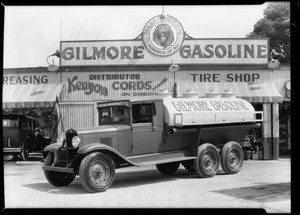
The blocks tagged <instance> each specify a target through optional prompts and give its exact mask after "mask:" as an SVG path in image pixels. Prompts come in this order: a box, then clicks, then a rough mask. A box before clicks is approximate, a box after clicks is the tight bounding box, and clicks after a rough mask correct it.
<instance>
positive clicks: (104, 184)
mask: <svg viewBox="0 0 300 215" xmlns="http://www.w3.org/2000/svg"><path fill="white" fill-rule="evenodd" d="M79 176H80V182H81V184H82V186H83V187H84V188H85V189H86V190H87V191H88V192H91V193H94V192H103V191H105V190H106V189H107V188H109V187H110V186H111V185H112V183H113V180H114V176H115V164H114V162H113V160H112V159H111V158H110V157H109V156H108V155H106V154H104V153H102V152H93V153H91V154H88V155H87V156H85V157H84V158H83V159H82V161H81V163H80V167H79Z"/></svg>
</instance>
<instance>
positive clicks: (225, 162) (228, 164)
mask: <svg viewBox="0 0 300 215" xmlns="http://www.w3.org/2000/svg"><path fill="white" fill-rule="evenodd" d="M243 160H244V153H243V149H242V147H241V146H240V144H238V143H237V142H233V141H231V142H228V143H226V144H225V145H224V147H223V148H222V151H221V165H222V168H223V170H224V172H225V173H227V174H235V173H238V172H239V171H240V170H241V168H242V166H243Z"/></svg>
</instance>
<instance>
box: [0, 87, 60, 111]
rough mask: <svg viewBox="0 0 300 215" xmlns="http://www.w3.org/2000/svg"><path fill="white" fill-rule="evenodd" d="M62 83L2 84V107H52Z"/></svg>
mask: <svg viewBox="0 0 300 215" xmlns="http://www.w3.org/2000/svg"><path fill="white" fill-rule="evenodd" d="M63 86H64V85H63V84H43V85H34V84H26V85H3V91H2V108H39V107H54V106H55V102H56V99H57V98H58V97H59V95H60V93H61V90H62V88H63Z"/></svg>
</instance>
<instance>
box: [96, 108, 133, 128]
mask: <svg viewBox="0 0 300 215" xmlns="http://www.w3.org/2000/svg"><path fill="white" fill-rule="evenodd" d="M98 113H99V125H103V124H112V123H129V107H128V106H106V107H98Z"/></svg>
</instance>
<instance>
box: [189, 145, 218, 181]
mask: <svg viewBox="0 0 300 215" xmlns="http://www.w3.org/2000/svg"><path fill="white" fill-rule="evenodd" d="M194 166H195V170H196V173H197V174H198V175H199V176H200V177H202V178H207V177H213V176H214V175H215V174H216V173H217V171H218V169H219V166H220V155H219V152H218V150H217V148H216V147H215V146H214V145H212V144H210V143H204V144H202V145H200V146H199V148H198V157H197V159H195V160H194Z"/></svg>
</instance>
